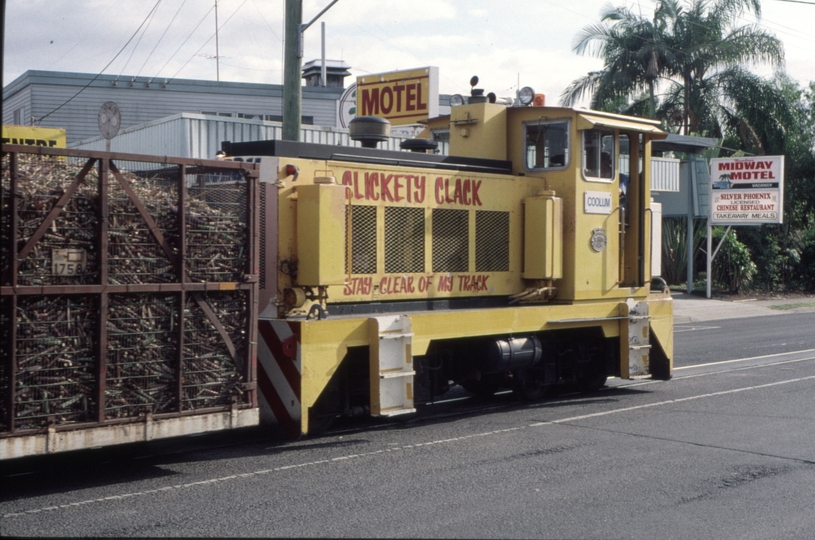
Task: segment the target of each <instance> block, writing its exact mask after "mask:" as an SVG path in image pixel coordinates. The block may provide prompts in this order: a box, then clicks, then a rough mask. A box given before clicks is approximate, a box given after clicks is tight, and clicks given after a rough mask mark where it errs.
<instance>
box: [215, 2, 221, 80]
mask: <svg viewBox="0 0 815 540" xmlns="http://www.w3.org/2000/svg"><path fill="white" fill-rule="evenodd" d="M220 58H221V55H220V54H219V52H218V0H215V80H216V81H219V82H220V80H221V65H220Z"/></svg>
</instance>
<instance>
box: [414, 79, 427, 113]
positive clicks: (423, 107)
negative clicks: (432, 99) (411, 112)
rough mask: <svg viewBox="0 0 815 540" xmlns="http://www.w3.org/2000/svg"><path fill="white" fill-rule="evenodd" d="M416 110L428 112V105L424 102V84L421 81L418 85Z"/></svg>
mask: <svg viewBox="0 0 815 540" xmlns="http://www.w3.org/2000/svg"><path fill="white" fill-rule="evenodd" d="M416 109H417V110H420V111H426V110H427V103H426V102H424V101H422V83H421V81H419V82H417V83H416Z"/></svg>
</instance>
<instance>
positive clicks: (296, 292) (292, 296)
mask: <svg viewBox="0 0 815 540" xmlns="http://www.w3.org/2000/svg"><path fill="white" fill-rule="evenodd" d="M305 303H306V291H304V290H303V289H301V288H299V287H294V288H293V289H286V290H284V291H283V304H284V305H285V306H286V307H287V308H289V309H292V308H299V307H302V306H303V304H305Z"/></svg>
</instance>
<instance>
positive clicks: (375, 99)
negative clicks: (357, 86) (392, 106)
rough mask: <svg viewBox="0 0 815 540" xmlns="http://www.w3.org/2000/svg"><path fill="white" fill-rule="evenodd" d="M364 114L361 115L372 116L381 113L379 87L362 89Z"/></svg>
mask: <svg viewBox="0 0 815 540" xmlns="http://www.w3.org/2000/svg"><path fill="white" fill-rule="evenodd" d="M361 102H362V107H360V108H361V109H362V114H361V116H370V115H377V114H379V88H372V89H370V90H368V89H367V88H363V89H362V99H361Z"/></svg>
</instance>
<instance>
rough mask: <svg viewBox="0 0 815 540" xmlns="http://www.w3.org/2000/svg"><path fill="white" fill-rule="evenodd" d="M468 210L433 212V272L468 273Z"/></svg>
mask: <svg viewBox="0 0 815 540" xmlns="http://www.w3.org/2000/svg"><path fill="white" fill-rule="evenodd" d="M468 214H469V212H468V211H467V210H449V209H445V208H436V209H434V210H433V271H434V272H466V271H468V270H469V260H470V249H469V248H470V223H469V215H468Z"/></svg>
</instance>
